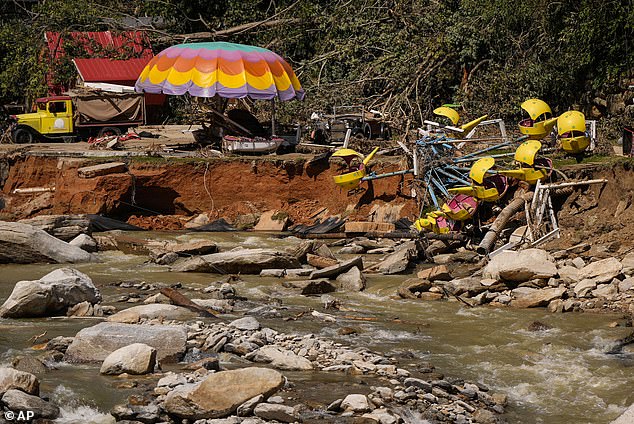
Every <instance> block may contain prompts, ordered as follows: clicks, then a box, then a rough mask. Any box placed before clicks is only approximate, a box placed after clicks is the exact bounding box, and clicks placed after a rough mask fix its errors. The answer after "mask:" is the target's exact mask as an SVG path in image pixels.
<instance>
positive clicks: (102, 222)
mask: <svg viewBox="0 0 634 424" xmlns="http://www.w3.org/2000/svg"><path fill="white" fill-rule="evenodd" d="M88 219H89V220H90V231H91V232H95V233H100V232H103V231H110V230H124V231H145V229H144V228H141V227H137V226H136V225H132V224H128V223H127V222H123V221H117V220H116V219H112V218H108V217H105V216H101V215H88Z"/></svg>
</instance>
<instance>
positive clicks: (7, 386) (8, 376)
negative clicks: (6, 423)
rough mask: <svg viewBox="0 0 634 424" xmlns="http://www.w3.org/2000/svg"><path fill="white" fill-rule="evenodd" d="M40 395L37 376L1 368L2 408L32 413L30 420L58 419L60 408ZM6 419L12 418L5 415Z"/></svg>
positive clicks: (0, 394)
mask: <svg viewBox="0 0 634 424" xmlns="http://www.w3.org/2000/svg"><path fill="white" fill-rule="evenodd" d="M39 394H40V381H39V379H38V378H37V377H36V376H35V375H33V374H31V373H28V372H24V371H18V370H15V369H13V368H0V407H2V406H4V407H5V408H6V409H7V410H9V411H30V412H31V413H32V414H33V415H32V416H30V417H29V418H30V419H40V418H44V419H55V418H57V417H58V416H59V408H58V407H57V406H55V405H53V404H52V403H50V402H47V401H46V400H44V399H41V398H40V397H39ZM16 414H17V412H16ZM5 417H7V418H9V417H10V416H7V415H6V414H5ZM15 418H17V416H16V417H14V419H15Z"/></svg>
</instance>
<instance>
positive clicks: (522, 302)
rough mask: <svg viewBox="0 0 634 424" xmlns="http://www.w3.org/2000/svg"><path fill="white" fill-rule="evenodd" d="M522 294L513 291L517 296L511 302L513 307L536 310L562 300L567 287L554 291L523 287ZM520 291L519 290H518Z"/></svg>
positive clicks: (554, 289)
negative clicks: (551, 302) (555, 300)
mask: <svg viewBox="0 0 634 424" xmlns="http://www.w3.org/2000/svg"><path fill="white" fill-rule="evenodd" d="M522 289H524V290H523V291H522V292H516V290H513V294H516V295H517V296H516V298H515V299H514V300H513V301H511V306H515V307H517V308H536V307H538V306H546V305H548V303H549V302H550V301H551V300H554V299H560V298H561V296H562V295H563V294H564V293H565V292H566V288H565V287H557V288H553V289H532V288H529V287H522ZM518 290H519V289H518Z"/></svg>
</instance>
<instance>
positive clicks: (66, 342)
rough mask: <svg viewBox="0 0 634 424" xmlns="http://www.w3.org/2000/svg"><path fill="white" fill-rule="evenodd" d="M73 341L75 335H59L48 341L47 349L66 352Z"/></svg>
mask: <svg viewBox="0 0 634 424" xmlns="http://www.w3.org/2000/svg"><path fill="white" fill-rule="evenodd" d="M72 342H73V337H64V336H57V337H54V338H52V339H51V340H49V341H48V342H47V343H46V350H57V351H59V352H62V353H64V352H66V349H68V346H70V344H71V343H72Z"/></svg>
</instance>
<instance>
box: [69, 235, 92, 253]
mask: <svg viewBox="0 0 634 424" xmlns="http://www.w3.org/2000/svg"><path fill="white" fill-rule="evenodd" d="M68 244H70V245H71V246H77V247H79V248H80V249H82V250H85V251H86V252H88V253H94V252H96V251H97V242H96V241H95V239H94V238H92V237H90V236H89V235H88V234H80V235H78V236H77V237H75V238H74V239H72V240H71V241H69V242H68Z"/></svg>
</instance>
